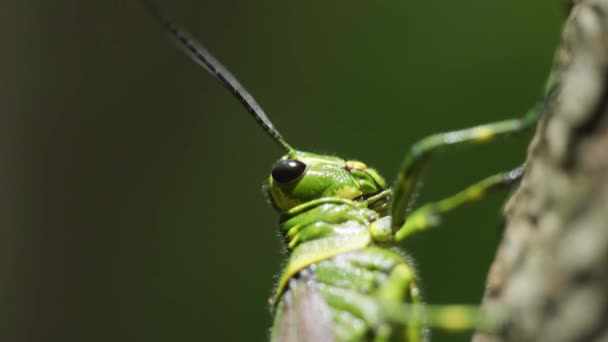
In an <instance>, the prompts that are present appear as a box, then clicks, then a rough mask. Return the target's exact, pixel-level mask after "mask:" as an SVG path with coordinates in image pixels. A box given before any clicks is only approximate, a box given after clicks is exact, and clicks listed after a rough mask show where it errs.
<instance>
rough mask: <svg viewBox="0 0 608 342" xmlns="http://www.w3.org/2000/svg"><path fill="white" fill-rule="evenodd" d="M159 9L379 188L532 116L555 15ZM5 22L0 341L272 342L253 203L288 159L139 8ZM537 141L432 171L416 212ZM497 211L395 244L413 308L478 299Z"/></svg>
mask: <svg viewBox="0 0 608 342" xmlns="http://www.w3.org/2000/svg"><path fill="white" fill-rule="evenodd" d="M158 3H159V4H160V5H161V6H162V7H163V8H164V10H165V11H166V12H167V13H168V14H170V15H171V16H172V17H173V19H174V20H176V21H177V22H179V23H181V25H183V26H185V27H188V28H189V30H190V31H191V32H192V33H193V34H194V35H195V36H197V37H199V39H200V40H201V41H203V42H204V44H205V45H206V46H207V47H208V48H209V49H210V50H211V51H212V52H213V53H214V54H215V55H216V57H217V58H218V59H219V60H221V61H222V62H223V63H224V64H225V65H226V66H227V67H228V68H229V69H230V70H231V71H232V72H233V73H234V74H235V75H237V77H238V78H239V79H240V80H241V82H242V83H243V84H244V85H245V86H246V87H247V88H248V89H249V90H250V91H251V92H252V93H253V94H254V96H255V97H256V98H257V99H258V101H259V102H260V104H261V105H262V106H263V108H265V110H266V112H267V113H268V114H269V116H270V117H271V119H272V120H273V122H274V123H275V125H276V126H277V127H278V128H279V129H280V130H281V132H282V133H283V135H284V136H285V137H286V138H287V139H288V141H289V142H290V143H291V144H292V145H293V146H296V147H297V148H299V149H303V150H309V151H315V152H327V153H333V154H337V155H340V156H343V157H349V158H356V159H360V160H363V161H365V162H366V163H368V164H369V165H372V166H375V167H376V168H378V169H379V170H380V171H381V172H382V174H383V175H384V176H386V177H387V178H388V179H393V177H394V176H395V172H396V169H397V167H398V165H399V163H400V161H401V158H402V157H403V155H404V153H405V151H406V150H407V148H408V146H410V144H412V143H413V142H414V141H416V140H417V139H419V138H422V137H423V136H425V135H427V134H430V133H434V132H439V131H445V130H451V129H457V128H463V127H467V126H471V125H474V124H478V123H483V122H489V121H495V120H500V119H505V118H510V117H514V116H518V115H521V114H523V113H524V112H525V110H527V109H528V108H529V107H530V106H531V105H533V104H534V103H535V101H536V100H537V99H539V95H540V93H541V89H542V86H543V83H544V79H545V77H546V75H547V73H548V70H549V69H550V66H551V63H552V60H553V50H554V47H555V45H556V43H557V41H558V38H559V26H560V22H561V20H562V16H563V12H564V11H563V10H562V8H560V6H559V4H558V3H557V2H554V1H527V0H513V1H497V0H490V1H489V0H467V1H448V0H446V1H406V0H402V1H378V2H371V1H358V0H357V1H353V0H349V1H343V0H340V1H338V0H336V1H330V2H325V1H312V2H311V1H307V2H284V1H274V0H273V1H270V0H263V1H262V0H259V1H247V0H240V1H236V0H229V1H228V0H223V1H177V0H176V1H161V0H158ZM8 6H9V7H10V8H9V10H8V11H7V12H5V14H9V15H6V17H7V18H6V19H5V20H4V21H5V22H8V23H10V24H11V26H13V29H12V31H11V32H12V34H10V35H9V40H8V44H6V45H4V46H5V47H4V49H5V50H4V51H5V53H6V54H5V57H6V56H7V55H8V56H9V57H10V58H13V56H14V57H15V59H14V61H13V62H14V68H11V70H10V72H11V73H10V74H7V75H8V78H7V79H8V81H9V82H12V83H10V84H11V86H8V87H7V88H9V90H10V91H11V92H9V94H10V96H11V99H13V100H15V101H14V104H16V106H15V109H16V110H15V112H16V113H17V118H18V122H17V132H18V136H17V138H18V141H17V145H16V146H17V151H18V153H17V155H16V156H17V171H18V177H17V179H16V183H15V184H16V185H17V187H18V195H17V196H16V199H17V201H16V203H17V209H18V210H17V212H16V213H17V222H18V225H15V226H14V227H15V228H16V229H14V230H11V229H10V228H11V227H9V230H8V232H9V233H8V234H6V236H7V237H6V238H5V239H4V245H5V246H4V248H3V252H4V253H3V255H6V257H5V258H4V261H3V262H2V265H5V266H7V268H6V272H4V276H2V278H3V279H2V281H1V283H0V286H1V287H0V291H1V298H2V302H3V303H4V304H3V305H2V307H3V308H6V309H8V310H7V311H6V318H7V319H3V321H4V324H3V325H5V327H4V328H3V329H1V330H3V331H4V332H5V333H6V336H7V339H3V340H6V341H59V340H60V341H264V340H265V339H266V338H267V332H268V328H269V327H270V324H271V316H270V313H269V307H268V298H269V297H270V295H271V293H272V288H273V284H274V282H275V281H276V277H277V275H278V274H279V272H280V269H281V264H282V260H283V255H282V252H281V249H282V247H281V243H280V240H279V239H278V237H277V217H276V214H275V212H274V211H273V209H272V208H271V207H270V205H269V204H268V203H267V202H266V199H265V197H264V195H263V193H262V191H261V188H262V184H263V181H264V180H265V179H266V177H267V175H268V173H269V170H270V167H271V166H272V164H273V162H274V161H275V160H276V159H277V158H279V157H280V154H281V151H280V150H279V149H278V148H277V147H276V146H275V144H274V143H273V142H272V141H271V140H270V139H269V138H268V137H267V136H266V134H265V133H263V132H262V130H261V129H259V128H258V127H257V126H256V124H255V123H254V122H253V120H251V118H250V117H249V116H248V115H247V114H246V112H245V111H244V110H243V109H242V108H241V107H240V105H239V103H238V102H237V101H236V100H234V99H233V98H232V97H231V95H230V94H229V93H228V92H227V91H226V90H224V89H223V88H221V87H220V86H219V85H218V84H217V83H216V82H215V81H214V80H213V79H212V78H211V77H209V76H208V75H206V74H205V72H204V71H203V70H202V69H201V68H199V67H198V66H197V65H195V64H194V63H192V62H190V61H189V60H188V59H187V58H185V57H184V56H183V55H182V54H181V53H180V52H179V51H178V50H177V49H174V48H173V47H172V46H171V44H170V43H168V40H167V39H166V36H165V35H164V33H163V31H162V29H161V28H160V27H159V25H158V24H157V23H156V22H155V21H154V20H153V19H152V18H151V17H150V16H149V15H148V14H147V13H146V12H145V11H144V10H143V8H142V7H141V6H140V4H139V3H138V2H137V1H103V2H85V1H68V0H59V1H20V2H14V3H12V4H9V5H8ZM12 10H14V12H13V11H12ZM10 58H9V60H11V59H10ZM11 76H13V77H15V80H14V81H12V80H11ZM7 79H5V80H7ZM9 111H11V110H10V109H9ZM529 137H530V135H527V136H524V137H523V138H522V139H520V140H519V141H508V142H507V141H503V142H498V143H493V144H490V145H485V146H480V147H475V148H467V149H464V150H459V151H456V152H453V153H446V154H443V155H441V156H440V157H437V158H435V160H434V161H433V163H432V165H431V167H430V168H429V172H428V174H427V175H426V177H425V180H424V186H423V188H422V189H421V192H420V196H419V203H421V202H424V201H428V200H432V199H438V198H440V197H442V196H445V195H447V194H450V193H452V192H454V191H457V190H459V189H460V188H462V187H464V186H466V185H467V184H469V183H471V182H473V181H475V180H478V179H480V178H482V177H484V176H486V175H489V174H491V173H495V172H498V171H501V170H505V169H508V168H510V167H512V166H514V165H517V164H518V163H519V162H521V161H522V160H523V159H524V157H525V151H526V145H527V142H528V140H529ZM505 198H506V194H497V195H493V196H491V198H490V199H489V200H488V201H485V202H483V203H478V204H475V205H473V206H470V207H468V208H465V209H463V210H461V211H459V212H457V213H455V214H454V215H451V216H450V217H449V219H448V220H447V221H446V223H445V224H444V225H443V226H442V227H441V229H437V230H434V231H430V232H428V233H425V234H421V235H419V236H416V237H413V238H412V239H410V240H408V241H407V242H406V243H405V244H404V248H405V249H406V250H407V252H408V253H409V254H410V255H411V256H412V257H414V259H415V260H416V264H417V268H418V271H419V274H420V276H421V279H422V280H421V283H422V288H423V293H424V297H425V299H426V301H427V302H429V303H433V304H442V303H446V304H447V303H478V302H479V301H480V298H481V296H482V292H483V288H484V280H485V277H486V273H487V269H488V266H489V264H490V262H491V260H492V258H493V255H494V252H495V248H496V245H497V243H498V240H499V238H500V234H501V229H500V228H501V215H500V212H501V208H502V205H503V203H504V200H505ZM433 335H434V337H435V340H437V341H466V340H468V339H469V334H461V335H447V334H443V333H441V332H433Z"/></svg>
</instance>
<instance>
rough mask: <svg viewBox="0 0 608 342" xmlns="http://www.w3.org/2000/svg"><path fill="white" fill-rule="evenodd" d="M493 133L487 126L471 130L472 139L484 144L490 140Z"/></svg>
mask: <svg viewBox="0 0 608 342" xmlns="http://www.w3.org/2000/svg"><path fill="white" fill-rule="evenodd" d="M493 137H494V132H493V131H492V130H491V129H490V128H488V127H487V126H481V127H477V128H474V129H473V138H474V139H475V141H476V142H484V141H488V140H490V139H492V138H493Z"/></svg>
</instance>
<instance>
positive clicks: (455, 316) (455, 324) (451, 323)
mask: <svg viewBox="0 0 608 342" xmlns="http://www.w3.org/2000/svg"><path fill="white" fill-rule="evenodd" d="M474 319H475V313H473V312H471V311H470V310H468V309H467V308H462V307H445V308H442V309H440V311H439V312H438V313H437V321H436V322H437V324H438V325H439V326H440V327H441V328H442V329H446V330H454V331H458V330H466V329H471V327H474Z"/></svg>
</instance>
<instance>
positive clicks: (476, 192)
mask: <svg viewBox="0 0 608 342" xmlns="http://www.w3.org/2000/svg"><path fill="white" fill-rule="evenodd" d="M484 194H485V191H484V189H483V188H482V187H474V188H472V189H471V190H470V191H469V193H468V194H467V198H468V199H469V201H476V200H478V199H480V198H481V197H483V195H484Z"/></svg>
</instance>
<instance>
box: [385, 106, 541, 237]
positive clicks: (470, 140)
mask: <svg viewBox="0 0 608 342" xmlns="http://www.w3.org/2000/svg"><path fill="white" fill-rule="evenodd" d="M541 112H542V108H541V106H538V108H534V109H531V110H530V111H528V113H526V115H525V116H524V117H522V118H519V119H512V120H505V121H500V122H495V123H490V124H486V125H481V126H476V127H473V128H468V129H463V130H459V131H453V132H447V133H439V134H434V135H430V136H428V137H426V138H424V139H422V140H420V141H418V142H417V143H416V144H414V145H413V146H412V148H411V150H410V151H409V153H408V154H407V155H406V157H405V159H404V160H403V162H402V163H401V167H400V169H399V173H398V174H397V179H396V180H395V183H394V185H393V197H392V202H391V208H390V213H391V220H392V227H393V229H397V228H398V227H400V226H401V225H403V223H404V222H405V221H406V216H407V209H408V207H409V205H410V204H411V201H412V197H413V196H412V195H413V193H414V190H415V188H416V184H417V183H418V181H419V179H420V176H421V174H422V171H423V169H424V166H425V165H426V164H427V162H428V161H429V158H430V157H431V156H432V155H433V154H435V153H436V152H438V151H441V150H444V149H447V148H451V147H455V146H463V145H470V144H478V143H485V142H488V141H492V140H494V139H496V138H498V137H502V136H508V135H511V134H515V133H520V132H523V131H526V130H527V129H528V128H530V127H531V126H532V125H533V124H534V123H536V121H538V119H539V117H540V115H541Z"/></svg>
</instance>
